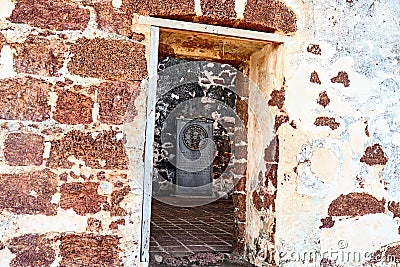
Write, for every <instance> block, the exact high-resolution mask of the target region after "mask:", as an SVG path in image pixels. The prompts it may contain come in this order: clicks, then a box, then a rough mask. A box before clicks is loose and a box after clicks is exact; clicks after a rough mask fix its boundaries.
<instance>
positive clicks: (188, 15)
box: [121, 0, 195, 21]
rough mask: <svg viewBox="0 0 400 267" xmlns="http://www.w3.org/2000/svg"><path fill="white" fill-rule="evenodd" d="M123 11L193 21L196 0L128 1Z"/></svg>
mask: <svg viewBox="0 0 400 267" xmlns="http://www.w3.org/2000/svg"><path fill="white" fill-rule="evenodd" d="M126 3H127V4H126V5H123V6H122V7H121V9H122V10H131V11H132V12H134V13H138V14H140V15H146V16H152V17H162V18H170V19H178V20H188V21H191V20H192V19H193V17H194V16H195V12H194V0H189V1H181V0H148V1H142V0H127V1H126Z"/></svg>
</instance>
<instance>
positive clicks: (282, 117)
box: [274, 115, 289, 132]
mask: <svg viewBox="0 0 400 267" xmlns="http://www.w3.org/2000/svg"><path fill="white" fill-rule="evenodd" d="M287 122H289V116H288V115H277V116H275V126H274V128H275V132H277V131H278V129H279V127H281V125H282V124H284V123H287Z"/></svg>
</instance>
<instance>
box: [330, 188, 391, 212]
mask: <svg viewBox="0 0 400 267" xmlns="http://www.w3.org/2000/svg"><path fill="white" fill-rule="evenodd" d="M384 212H385V200H384V199H382V200H381V201H379V200H377V199H376V198H375V197H373V196H371V195H369V194H367V193H350V194H348V195H340V196H339V197H338V198H336V199H335V200H333V201H332V203H331V204H330V205H329V208H328V215H329V216H353V217H354V216H363V215H366V214H374V213H384Z"/></svg>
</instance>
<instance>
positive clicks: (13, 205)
mask: <svg viewBox="0 0 400 267" xmlns="http://www.w3.org/2000/svg"><path fill="white" fill-rule="evenodd" d="M56 192H57V179H56V176H55V174H54V173H52V172H50V171H49V170H47V169H46V170H42V171H36V172H29V173H22V174H0V209H2V210H8V211H10V212H13V213H16V214H45V215H55V214H56V205H55V204H52V203H51V199H52V196H53V195H54V194H55V193H56ZM32 193H34V194H32Z"/></svg>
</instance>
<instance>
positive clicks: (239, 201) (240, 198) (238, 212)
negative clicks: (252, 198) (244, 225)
mask: <svg viewBox="0 0 400 267" xmlns="http://www.w3.org/2000/svg"><path fill="white" fill-rule="evenodd" d="M232 199H233V206H234V207H235V211H234V216H235V218H236V219H237V220H239V221H241V222H244V221H246V195H244V194H233V195H232Z"/></svg>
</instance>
